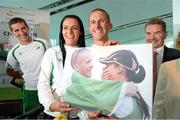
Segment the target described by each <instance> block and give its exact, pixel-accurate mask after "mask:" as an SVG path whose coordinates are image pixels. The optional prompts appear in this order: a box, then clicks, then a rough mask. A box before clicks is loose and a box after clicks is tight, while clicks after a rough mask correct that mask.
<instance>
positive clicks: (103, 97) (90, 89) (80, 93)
mask: <svg viewBox="0 0 180 120" xmlns="http://www.w3.org/2000/svg"><path fill="white" fill-rule="evenodd" d="M152 63H153V61H152V45H151V44H136V45H119V46H108V47H104V46H101V47H96V46H95V47H87V48H75V49H70V50H67V56H66V61H65V67H64V73H63V79H62V82H61V83H62V84H61V85H62V86H61V87H60V88H59V90H57V91H58V93H60V94H61V93H62V91H65V92H64V101H65V102H68V103H71V104H72V106H74V107H77V108H79V109H85V110H88V111H96V110H101V112H102V113H103V114H105V115H115V116H116V112H115V111H116V110H117V109H118V108H123V107H119V105H120V106H124V109H121V110H120V111H121V112H119V113H127V114H120V115H119V116H120V117H119V118H131V117H132V118H133V117H134V116H131V115H132V114H134V113H133V111H136V112H137V111H138V110H139V108H138V107H137V106H136V107H137V109H136V107H135V108H133V111H131V110H130V111H131V112H130V111H129V108H131V107H128V105H130V104H131V102H130V103H127V102H123V101H128V100H127V99H128V98H127V99H126V97H125V99H126V100H125V99H123V97H122V96H123V94H124V91H123V89H124V87H123V85H122V84H121V82H128V81H133V82H134V83H135V85H136V86H138V88H139V93H140V94H141V96H142V98H143V99H144V101H145V102H146V103H147V105H148V107H147V108H148V109H149V113H150V116H151V110H152V76H153V73H152V71H153V70H152ZM119 66H121V67H119ZM105 70H106V71H108V72H109V73H108V74H106V73H107V72H106V73H105V72H104V71H105ZM103 72H104V73H105V74H106V75H105V74H104V75H105V76H106V77H105V76H104V77H102V74H103ZM113 81H114V82H113ZM120 81H121V82H120ZM116 82H117V83H116ZM119 82H120V83H119ZM121 85H122V87H121ZM121 93H122V94H121ZM126 105H127V106H126ZM126 110H127V111H126ZM116 117H117V116H116ZM134 118H137V119H138V118H141V115H137V116H135V117H134Z"/></svg>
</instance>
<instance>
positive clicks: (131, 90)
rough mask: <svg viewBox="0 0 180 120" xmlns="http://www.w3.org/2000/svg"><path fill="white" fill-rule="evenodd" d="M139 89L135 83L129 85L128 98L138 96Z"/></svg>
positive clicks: (127, 89)
mask: <svg viewBox="0 0 180 120" xmlns="http://www.w3.org/2000/svg"><path fill="white" fill-rule="evenodd" d="M138 91H139V90H138V87H137V86H136V85H135V84H134V83H133V82H128V83H127V88H126V93H125V95H126V96H137V92H138Z"/></svg>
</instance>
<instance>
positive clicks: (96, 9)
mask: <svg viewBox="0 0 180 120" xmlns="http://www.w3.org/2000/svg"><path fill="white" fill-rule="evenodd" d="M95 11H102V12H104V13H105V14H106V16H107V19H108V22H110V21H111V19H110V17H109V14H108V13H107V12H106V11H105V10H104V9H102V8H95V9H93V10H92V11H91V12H90V15H91V14H92V13H93V12H95ZM90 15H89V16H90Z"/></svg>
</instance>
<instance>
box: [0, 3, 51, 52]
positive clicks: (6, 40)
mask: <svg viewBox="0 0 180 120" xmlns="http://www.w3.org/2000/svg"><path fill="white" fill-rule="evenodd" d="M13 17H22V18H23V19H25V20H26V22H27V23H28V25H29V28H30V33H29V34H30V35H31V36H32V37H38V38H43V39H45V40H48V41H49V36H50V26H49V23H50V14H49V12H48V11H44V10H31V9H23V8H8V7H2V6H0V26H1V27H0V43H1V44H2V43H3V44H4V49H5V50H7V51H9V49H10V48H12V46H13V45H14V44H15V43H16V38H15V37H14V36H11V32H10V30H9V26H8V22H9V20H10V19H11V18H13Z"/></svg>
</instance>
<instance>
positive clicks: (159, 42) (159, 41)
mask: <svg viewBox="0 0 180 120" xmlns="http://www.w3.org/2000/svg"><path fill="white" fill-rule="evenodd" d="M145 31H146V43H152V45H153V52H154V53H155V54H154V55H156V57H155V56H154V58H156V60H153V62H154V63H157V65H155V66H156V67H154V68H155V69H154V71H153V97H154V94H155V89H156V82H157V75H158V71H159V68H160V65H161V63H163V62H166V61H170V60H174V59H177V58H180V51H179V50H177V49H173V48H168V47H166V46H165V45H164V41H165V39H166V37H167V35H168V32H167V31H166V23H165V22H164V21H163V20H162V19H160V18H152V19H151V20H150V21H148V22H147V23H146V25H145ZM156 73H157V75H156Z"/></svg>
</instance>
